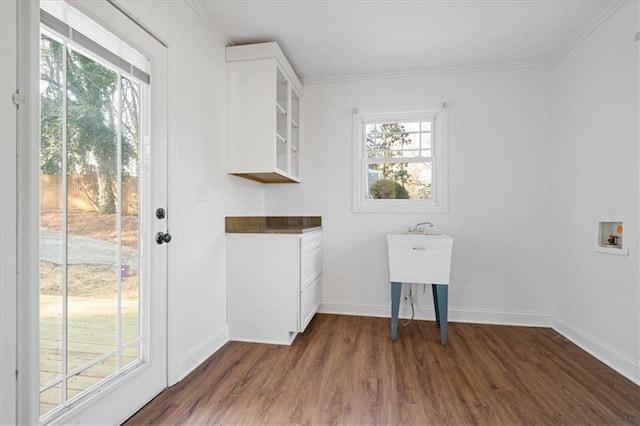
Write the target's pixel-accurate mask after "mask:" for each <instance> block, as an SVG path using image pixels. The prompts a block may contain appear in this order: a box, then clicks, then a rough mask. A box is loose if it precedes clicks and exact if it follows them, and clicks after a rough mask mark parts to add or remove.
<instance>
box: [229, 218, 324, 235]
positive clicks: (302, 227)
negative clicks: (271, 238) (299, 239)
mask: <svg viewBox="0 0 640 426" xmlns="http://www.w3.org/2000/svg"><path fill="white" fill-rule="evenodd" d="M224 225H225V226H224V230H225V232H226V233H228V234H302V233H305V232H311V231H315V230H317V229H322V217H320V216H227V217H225V218H224Z"/></svg>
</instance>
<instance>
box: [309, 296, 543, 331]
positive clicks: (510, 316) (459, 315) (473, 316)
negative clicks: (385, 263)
mask: <svg viewBox="0 0 640 426" xmlns="http://www.w3.org/2000/svg"><path fill="white" fill-rule="evenodd" d="M318 312H319V313H322V314H335V315H355V316H366V317H381V318H390V316H391V307H390V305H372V304H361V303H344V302H322V304H321V305H320V309H319V310H318ZM399 316H400V318H403V319H408V318H411V308H410V307H409V306H406V305H401V306H400V315H399ZM415 319H417V320H425V321H435V311H434V310H433V307H428V308H423V307H416V308H415ZM448 320H449V321H451V322H468V323H476V324H496V325H510V326H521V327H551V317H550V316H549V315H548V314H543V313H538V312H527V311H510V310H500V309H469V308H456V307H449V310H448Z"/></svg>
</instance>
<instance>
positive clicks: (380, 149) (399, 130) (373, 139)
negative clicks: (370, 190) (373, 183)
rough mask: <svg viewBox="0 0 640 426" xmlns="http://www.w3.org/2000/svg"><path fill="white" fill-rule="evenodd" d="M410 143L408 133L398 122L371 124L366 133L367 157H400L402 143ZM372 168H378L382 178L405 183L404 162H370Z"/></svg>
mask: <svg viewBox="0 0 640 426" xmlns="http://www.w3.org/2000/svg"><path fill="white" fill-rule="evenodd" d="M410 143H411V140H410V139H409V133H407V132H405V128H404V126H402V125H399V124H398V123H387V124H380V125H376V126H373V127H372V128H371V130H370V131H369V132H368V133H367V141H366V148H367V151H368V152H369V157H373V158H401V157H402V148H403V146H404V145H408V144H410ZM371 169H372V170H380V171H381V176H382V178H383V179H392V180H394V181H396V182H401V183H402V185H406V184H407V182H408V181H409V173H408V171H407V164H406V163H386V164H372V165H371Z"/></svg>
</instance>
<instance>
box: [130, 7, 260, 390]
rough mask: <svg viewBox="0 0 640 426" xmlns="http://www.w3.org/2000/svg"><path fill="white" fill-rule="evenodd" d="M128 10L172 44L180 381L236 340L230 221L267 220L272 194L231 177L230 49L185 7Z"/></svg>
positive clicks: (173, 329) (174, 323)
mask: <svg viewBox="0 0 640 426" xmlns="http://www.w3.org/2000/svg"><path fill="white" fill-rule="evenodd" d="M124 5H125V7H126V8H127V9H128V10H129V11H130V12H132V13H133V14H134V15H135V16H136V17H137V18H138V19H140V20H141V21H142V22H143V23H144V24H145V25H147V26H148V27H149V28H150V29H151V30H153V31H154V32H155V33H156V34H158V35H159V36H160V37H162V38H163V39H164V41H166V42H167V43H168V44H169V61H170V64H169V69H170V76H169V79H170V87H169V93H170V99H169V102H170V110H169V114H170V122H169V133H170V135H169V137H170V142H169V143H170V145H172V148H171V147H170V151H171V152H170V153H169V162H170V170H169V173H170V178H169V179H170V187H171V188H170V193H169V197H170V199H169V209H168V218H169V226H170V231H171V234H172V235H173V240H172V241H171V245H170V246H169V248H170V258H172V263H171V264H170V290H169V305H170V309H174V313H175V317H171V318H169V328H170V340H171V341H170V346H169V363H170V365H169V368H170V381H173V380H176V379H180V378H182V377H184V376H185V375H186V374H187V373H189V372H190V371H191V370H192V369H193V368H195V367H196V366H197V365H199V364H200V363H201V362H202V361H204V360H205V359H206V358H207V357H208V356H209V355H211V354H212V353H213V352H214V351H215V350H216V349H218V348H219V347H220V346H221V345H222V344H224V343H225V342H226V341H227V340H228V329H227V309H226V307H227V304H226V303H227V302H226V298H227V296H226V239H225V233H224V216H227V215H261V214H264V188H263V186H262V185H259V184H257V183H255V182H250V181H247V180H244V179H240V178H236V177H233V176H229V175H227V173H226V159H227V146H226V62H225V55H224V44H223V43H222V42H221V41H220V40H219V39H218V38H217V37H216V36H215V35H214V33H213V32H212V31H211V30H210V29H209V28H208V27H207V26H206V25H205V24H204V22H203V21H202V20H201V19H200V18H199V17H198V16H197V15H196V14H195V12H194V11H193V10H192V9H191V8H190V7H189V6H188V5H187V4H186V3H185V2H154V3H153V7H150V5H149V3H148V2H140V1H131V2H124ZM198 191H200V192H203V191H204V192H206V193H207V197H208V201H206V202H203V201H197V200H196V193H197V192H198ZM172 343H173V344H172ZM172 379H173V380H172Z"/></svg>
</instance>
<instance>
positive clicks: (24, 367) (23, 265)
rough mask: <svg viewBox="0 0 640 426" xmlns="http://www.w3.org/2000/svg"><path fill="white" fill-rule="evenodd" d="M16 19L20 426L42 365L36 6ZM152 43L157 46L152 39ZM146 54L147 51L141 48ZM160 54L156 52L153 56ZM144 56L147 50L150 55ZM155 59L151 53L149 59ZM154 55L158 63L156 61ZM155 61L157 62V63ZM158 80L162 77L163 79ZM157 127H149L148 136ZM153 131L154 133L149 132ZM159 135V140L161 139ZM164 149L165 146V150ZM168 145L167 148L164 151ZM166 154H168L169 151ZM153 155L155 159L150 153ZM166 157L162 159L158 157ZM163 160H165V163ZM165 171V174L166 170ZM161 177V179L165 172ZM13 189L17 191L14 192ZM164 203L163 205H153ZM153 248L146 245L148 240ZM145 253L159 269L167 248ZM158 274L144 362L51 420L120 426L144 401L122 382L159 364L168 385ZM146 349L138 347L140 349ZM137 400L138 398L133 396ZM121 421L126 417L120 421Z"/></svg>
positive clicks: (159, 70)
mask: <svg viewBox="0 0 640 426" xmlns="http://www.w3.org/2000/svg"><path fill="white" fill-rule="evenodd" d="M70 3H72V4H73V5H74V6H75V7H77V8H78V9H80V10H81V11H82V12H84V13H85V14H87V15H88V16H90V17H92V18H94V19H96V20H97V21H99V22H103V23H105V21H106V23H105V27H107V29H109V30H111V31H113V32H114V33H116V34H118V33H119V32H121V31H120V29H121V28H123V27H124V26H125V25H131V22H129V18H128V17H126V16H125V15H123V14H122V13H120V12H118V11H117V10H116V9H115V8H114V7H113V6H111V5H109V4H108V3H107V2H99V3H92V4H91V10H89V9H87V8H86V7H84V6H83V5H82V3H80V2H74V1H70ZM18 7H19V9H20V12H19V15H20V16H21V20H20V23H21V24H20V25H19V28H18V38H19V40H21V42H20V43H19V44H18V48H17V51H18V56H19V64H20V65H19V67H20V72H19V73H18V75H19V77H21V81H19V82H18V87H19V88H20V92H21V93H23V94H24V97H25V102H24V105H25V107H24V108H22V109H21V110H20V113H19V117H18V123H19V124H18V141H19V142H18V150H19V153H20V157H19V158H20V160H19V162H18V171H17V175H18V180H17V188H18V193H19V194H22V195H21V196H20V197H18V215H17V220H18V224H19V230H18V247H17V250H16V252H17V256H18V269H19V274H18V283H19V289H20V290H19V292H18V304H17V305H18V307H19V309H18V327H17V334H18V351H19V352H18V353H19V354H20V355H19V357H18V370H19V371H20V375H19V380H18V398H17V400H18V402H17V403H18V405H17V421H18V423H20V424H37V423H38V419H39V395H38V389H39V374H38V371H37V370H38V369H37V368H35V367H34V366H37V365H38V363H39V342H38V324H39V315H38V299H39V289H38V286H37V285H34V283H37V282H38V276H37V275H38V262H39V256H38V255H37V254H38V252H39V251H38V237H39V229H38V228H39V227H38V216H39V199H38V196H39V181H38V179H37V173H34V171H36V170H38V169H39V146H40V142H39V130H38V129H39V120H40V117H39V101H40V100H39V86H38V84H39V73H40V71H39V26H40V19H39V2H38V1H29V2H20V3H19V6H18ZM154 43H156V42H155V41H154ZM142 50H143V51H144V49H142ZM154 50H156V52H155V53H156V59H157V61H156V62H153V63H152V67H153V68H152V79H154V78H155V79H156V80H155V81H163V82H165V83H163V85H162V86H161V88H160V89H158V84H157V83H156V86H155V88H154V87H153V84H154V83H153V82H152V94H153V95H154V96H155V100H156V102H157V101H158V99H161V100H160V102H161V103H162V104H163V105H168V102H167V93H168V90H167V87H165V85H166V84H167V82H168V79H167V72H168V66H167V62H168V59H167V55H168V53H167V49H166V46H164V47H162V49H161V50H158V49H155V48H154ZM158 52H160V53H158ZM147 53H149V52H147ZM152 56H153V55H149V57H152ZM158 58H159V59H158ZM156 63H159V64H160V65H155V64H156ZM160 76H161V78H160ZM167 114H168V111H167V109H166V108H163V109H161V110H158V111H156V112H155V118H154V120H156V122H157V123H162V126H164V130H163V131H162V132H161V133H162V137H163V138H165V144H167V145H168V141H167V140H166V139H168V131H167V128H166V127H167V124H166V123H167V122H168V116H167ZM153 131H154V130H153V129H152V132H153ZM152 134H153V133H152ZM158 134H159V133H158V132H156V138H157V137H158ZM165 146H166V145H165ZM167 148H168V147H167ZM167 152H168V149H167ZM151 155H152V157H155V156H156V154H154V153H153V150H152V152H151ZM163 155H166V153H165V154H163ZM152 161H153V158H152ZM165 161H166V160H165ZM166 172H167V171H166V170H165V173H166ZM165 178H166V175H165ZM14 188H15V187H14ZM163 188H164V189H163V191H164V195H162V194H161V193H158V192H157V191H155V192H154V193H153V194H152V201H151V202H153V203H154V204H153V205H150V206H149V207H152V208H154V209H155V208H156V207H165V208H167V207H168V206H167V187H166V184H165V185H163ZM156 204H162V205H156ZM147 229H148V230H149V235H146V236H144V238H145V239H149V238H152V235H155V232H158V231H161V230H162V231H166V230H167V221H166V220H165V221H163V222H162V221H159V220H158V221H156V220H154V221H153V222H150V226H148V227H147ZM150 244H151V243H150ZM150 250H152V251H154V254H153V255H152V257H156V258H158V257H159V258H161V259H163V262H161V263H162V264H164V265H165V266H166V265H167V264H168V262H167V258H168V253H167V252H168V247H167V246H166V245H163V246H157V245H156V244H155V243H153V244H151V245H150ZM154 273H155V272H154V271H153V270H152V271H151V274H152V275H151V277H150V280H151V282H152V283H153V288H152V289H151V291H152V292H155V294H156V295H158V296H153V297H154V301H155V302H154V303H155V304H154V305H152V307H151V310H152V311H151V322H154V323H156V324H157V323H160V324H161V327H160V329H161V330H162V333H161V334H162V335H154V338H153V339H154V340H153V342H156V343H154V344H155V345H156V346H155V347H153V348H152V349H151V350H150V353H149V354H148V355H149V358H148V359H149V362H147V363H146V364H145V365H144V366H142V367H141V368H139V369H137V370H136V371H135V372H133V373H132V374H130V375H127V376H124V377H122V378H119V379H117V380H115V381H113V382H112V383H110V384H109V385H107V386H105V387H103V388H101V389H100V392H99V393H97V394H94V395H91V396H89V397H88V398H86V399H85V400H83V401H82V402H80V403H79V404H78V405H77V408H78V410H74V411H72V412H67V413H65V414H62V415H61V416H60V417H57V418H56V419H55V420H54V421H53V422H54V423H59V422H69V421H71V422H73V423H82V424H87V423H96V422H98V423H114V424H115V423H119V422H122V421H124V420H126V418H127V417H128V416H129V415H131V414H133V412H135V411H136V410H137V409H139V408H141V407H142V406H143V405H144V404H145V403H146V402H148V399H149V398H147V399H145V400H144V401H140V400H138V401H136V398H130V397H128V396H127V395H123V392H113V391H114V390H116V389H117V388H118V387H119V386H120V385H121V384H123V383H125V382H129V383H130V384H131V383H137V382H138V381H136V380H137V378H139V377H141V375H143V374H145V371H147V370H148V369H149V368H150V367H153V368H154V369H156V368H157V367H161V371H162V372H161V374H160V375H157V376H155V375H154V377H156V378H155V379H153V380H152V381H151V382H152V383H153V389H155V390H154V392H155V393H154V394H153V395H152V396H151V397H153V396H155V394H156V393H158V392H160V391H162V389H164V388H165V387H166V385H167V328H166V322H167V321H166V316H168V312H167V278H166V277H167V275H168V274H166V272H165V273H163V275H164V278H163V279H162V280H159V279H154V276H153V274H154ZM160 310H162V311H163V312H164V315H165V317H164V320H162V321H154V318H155V319H156V320H157V319H159V318H161V317H162V316H158V315H159V313H158V312H160ZM142 349H143V348H141V350H142ZM136 395H138V393H136ZM102 398H108V399H109V400H110V403H111V405H110V406H105V404H100V405H98V406H97V407H96V408H97V413H96V412H94V413H93V414H91V415H88V414H87V413H86V412H84V411H83V407H84V406H88V405H89V404H92V403H93V402H95V401H97V400H99V399H102ZM113 407H119V408H123V413H117V412H116V411H117V410H114V409H113ZM123 416H124V417H123Z"/></svg>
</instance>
